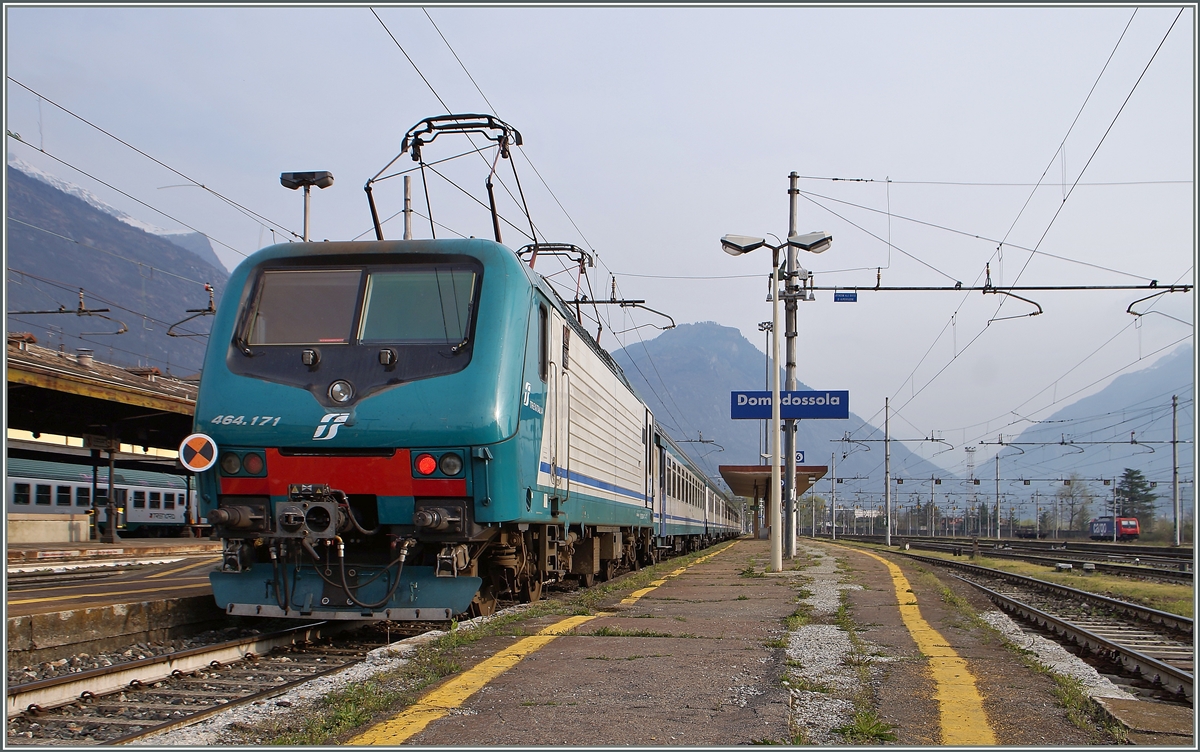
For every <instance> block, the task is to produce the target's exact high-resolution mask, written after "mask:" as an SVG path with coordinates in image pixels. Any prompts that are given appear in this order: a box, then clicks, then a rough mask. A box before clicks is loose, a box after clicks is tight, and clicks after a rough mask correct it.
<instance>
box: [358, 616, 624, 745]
mask: <svg viewBox="0 0 1200 752" xmlns="http://www.w3.org/2000/svg"><path fill="white" fill-rule="evenodd" d="M608 615H609V614H606V613H599V614H595V615H593V616H571V617H568V618H566V619H563V620H562V621H560V622H556V623H554V624H551V625H550V626H548V627H546V628H545V629H543V630H541V631H539V632H538V633H537V634H536V635H533V636H531V637H526V638H524V639H522V640H518V641H517V642H515V643H513V644H512V645H510V646H508V647H507V648H505V649H504V650H501V651H500V652H499V653H496V654H495V655H493V656H492V657H490V658H488V659H486V660H484V661H481V662H480V663H479V664H477V665H476V666H475V667H474V668H471V669H470V670H468V671H466V672H465V673H463V674H461V675H459V676H456V677H454V678H453V679H451V680H449V681H447V682H446V683H445V684H443V685H441V686H440V687H438V688H437V689H435V690H433V691H432V692H430V693H429V694H427V695H425V696H424V697H422V698H421V699H420V700H418V701H417V702H416V703H415V704H414V705H410V706H409V707H407V708H405V709H404V710H403V711H401V712H400V714H399V715H397V716H395V717H393V718H392V719H390V720H387V721H384V722H382V723H379V724H377V725H375V726H372V727H371V728H369V729H367V730H366V731H365V732H363V733H362V734H359V735H358V736H355V737H353V738H351V739H350V740H349V741H347V742H346V743H347V744H350V745H356V744H383V745H391V744H399V743H401V742H403V741H404V740H405V739H408V738H409V737H411V736H413V735H415V734H418V733H420V732H421V731H422V730H423V729H424V728H425V727H426V726H428V725H429V724H430V723H433V722H434V721H436V720H437V719H439V718H442V717H444V716H445V715H446V714H448V713H449V712H450V711H451V710H453V709H454V708H457V707H459V706H460V705H462V704H463V703H464V702H466V701H467V699H469V698H470V697H471V695H473V694H475V693H476V692H478V691H479V690H480V689H482V688H483V687H484V685H486V684H487V683H488V682H490V681H492V680H493V679H495V678H496V677H497V676H500V674H503V673H504V672H505V671H508V670H509V669H510V668H512V667H513V666H515V665H517V664H518V663H520V662H521V660H522V659H524V658H525V656H527V655H530V654H531V653H533V652H535V651H537V650H540V649H541V648H543V647H545V646H546V645H547V644H548V643H550V642H551V641H552V640H554V639H555V638H557V637H558V636H559V635H562V634H564V633H566V632H569V631H571V630H572V629H575V628H576V627H578V626H579V625H580V624H583V623H585V622H588V621H591V620H592V619H595V618H597V617H600V616H608Z"/></svg>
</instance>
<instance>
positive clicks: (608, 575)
mask: <svg viewBox="0 0 1200 752" xmlns="http://www.w3.org/2000/svg"><path fill="white" fill-rule="evenodd" d="M616 576H617V560H616V559H605V560H604V561H603V562H601V564H600V581H601V582H608V581H609V580H611V579H613V578H615V577H616Z"/></svg>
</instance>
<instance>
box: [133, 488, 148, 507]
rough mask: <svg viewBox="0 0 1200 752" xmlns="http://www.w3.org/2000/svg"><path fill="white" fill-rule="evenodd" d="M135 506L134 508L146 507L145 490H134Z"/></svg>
mask: <svg viewBox="0 0 1200 752" xmlns="http://www.w3.org/2000/svg"><path fill="white" fill-rule="evenodd" d="M133 508H134V509H145V508H146V492H145V491H134V492H133Z"/></svg>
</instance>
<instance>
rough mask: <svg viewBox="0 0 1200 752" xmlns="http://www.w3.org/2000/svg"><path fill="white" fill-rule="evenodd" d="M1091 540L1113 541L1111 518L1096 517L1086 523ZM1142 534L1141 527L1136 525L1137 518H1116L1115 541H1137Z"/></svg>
mask: <svg viewBox="0 0 1200 752" xmlns="http://www.w3.org/2000/svg"><path fill="white" fill-rule="evenodd" d="M1088 526H1089V528H1090V535H1091V538H1092V540H1098V541H1104V540H1108V541H1110V540H1113V518H1112V517H1098V518H1096V519H1094V520H1092V521H1091V522H1089V523H1088ZM1141 534H1142V527H1141V525H1139V524H1138V520H1137V517H1118V518H1117V536H1116V540H1119V541H1131V540H1137V539H1138V536H1139V535H1141Z"/></svg>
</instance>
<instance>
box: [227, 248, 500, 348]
mask: <svg viewBox="0 0 1200 752" xmlns="http://www.w3.org/2000/svg"><path fill="white" fill-rule="evenodd" d="M362 277H363V270H360V269H322V270H312V269H305V270H272V271H267V272H264V273H263V276H262V282H261V284H260V285H259V291H258V298H257V300H256V301H255V303H254V308H253V310H252V311H251V313H250V318H249V322H250V326H249V331H248V333H247V337H246V340H247V343H248V344H250V345H333V344H347V343H349V342H350V341H351V338H352V337H354V336H355V331H356V330H357V339H358V341H360V342H365V343H379V342H388V343H411V344H417V343H420V344H452V345H456V344H458V343H460V342H462V341H463V340H465V339H466V338H467V334H468V332H469V329H470V322H471V305H472V302H473V300H474V296H475V287H476V281H477V275H476V273H475V271H474V270H473V269H471V268H470V267H468V266H448V265H438V266H423V265H422V266H412V267H408V268H404V269H399V270H397V269H395V268H394V267H393V268H391V269H388V270H368V271H367V283H366V292H365V302H364V304H363V306H362V311H363V313H362V320H361V323H360V324H359V325H358V326H356V325H355V321H354V316H355V312H356V310H357V309H358V295H359V289H360V288H361V287H362Z"/></svg>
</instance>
